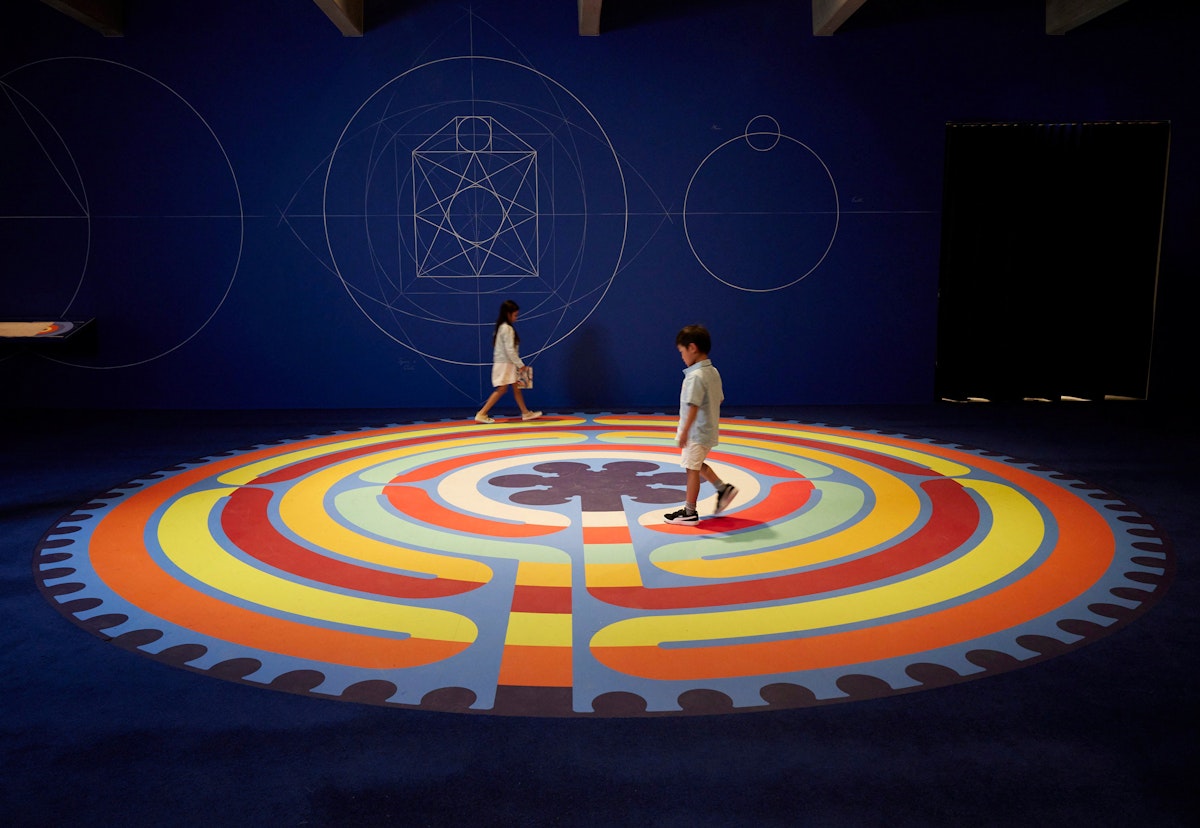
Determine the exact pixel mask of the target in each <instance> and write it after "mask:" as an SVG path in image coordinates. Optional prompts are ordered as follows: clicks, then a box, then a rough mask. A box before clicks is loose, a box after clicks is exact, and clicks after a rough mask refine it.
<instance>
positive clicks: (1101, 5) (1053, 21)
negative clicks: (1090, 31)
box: [1046, 0, 1126, 35]
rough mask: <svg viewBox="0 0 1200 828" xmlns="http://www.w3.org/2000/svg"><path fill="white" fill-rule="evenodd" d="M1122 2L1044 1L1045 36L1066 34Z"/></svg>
mask: <svg viewBox="0 0 1200 828" xmlns="http://www.w3.org/2000/svg"><path fill="white" fill-rule="evenodd" d="M1124 2H1126V0H1046V34H1048V35H1061V34H1066V33H1067V32H1069V31H1071V29H1074V28H1076V27H1077V26H1082V25H1083V24H1084V23H1087V22H1088V21H1089V20H1094V19H1095V18H1097V17H1099V16H1100V15H1102V14H1104V13H1105V12H1109V11H1112V10H1113V9H1115V8H1116V7H1117V6H1119V5H1121V4H1122V3H1124Z"/></svg>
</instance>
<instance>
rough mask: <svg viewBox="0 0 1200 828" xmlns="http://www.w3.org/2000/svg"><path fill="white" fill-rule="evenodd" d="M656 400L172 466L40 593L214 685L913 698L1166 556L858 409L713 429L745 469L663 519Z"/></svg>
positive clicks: (62, 549)
mask: <svg viewBox="0 0 1200 828" xmlns="http://www.w3.org/2000/svg"><path fill="white" fill-rule="evenodd" d="M673 437H674V419H673V418H668V417H661V416H644V415H635V414H629V415H620V416H615V415H614V416H609V415H603V416H585V415H574V416H559V417H548V418H546V419H543V420H540V421H535V422H529V423H521V422H512V423H503V422H498V423H497V424H495V425H490V426H481V425H477V424H475V423H463V422H431V423H412V424H402V425H394V426H389V427H386V428H379V429H371V430H362V431H355V432H344V433H336V434H330V435H323V436H313V437H308V438H304V439H299V440H294V441H289V442H285V443H280V444H276V445H269V446H259V447H256V448H253V449H249V450H245V451H238V452H231V453H229V454H227V455H223V456H219V457H211V458H206V459H204V460H201V461H199V462H193V463H187V464H183V465H180V466H178V467H176V468H172V469H169V470H166V471H163V472H161V473H159V474H156V475H153V476H150V477H148V478H146V479H143V480H137V481H134V482H132V483H130V484H128V485H126V486H122V487H119V488H117V489H114V490H113V491H110V492H108V493H106V494H104V495H100V496H98V497H96V498H94V499H93V500H92V501H91V502H89V503H86V504H83V505H81V506H80V507H79V508H78V509H77V510H76V511H75V512H74V513H73V514H71V515H69V516H67V517H66V518H64V519H63V520H62V521H61V522H60V523H59V524H58V525H56V526H55V527H53V528H52V529H51V530H50V531H49V532H48V533H47V535H46V537H45V539H44V540H43V542H42V544H41V545H40V547H39V549H38V550H37V553H36V555H35V559H34V573H35V577H36V579H37V581H38V583H39V585H40V587H41V589H42V591H43V593H44V594H45V595H46V597H47V599H48V600H49V601H50V602H51V603H53V604H54V605H55V606H56V607H57V608H58V609H59V611H60V612H62V613H63V614H64V615H66V616H67V617H68V618H70V619H71V620H72V621H73V622H74V623H76V624H78V625H79V626H81V627H83V628H85V629H87V630H89V631H91V632H92V633H94V634H96V635H97V636H100V637H101V638H103V639H105V640H107V641H110V642H111V643H113V644H116V645H117V646H119V647H123V648H125V649H128V650H132V651H135V652H138V653H140V654H143V655H145V656H148V657H150V658H153V659H157V660H159V661H163V662H166V663H169V664H172V665H176V666H179V667H184V668H187V669H190V670H194V671H197V672H200V673H204V674H207V675H209V676H212V677H214V678H219V679H226V680H231V681H239V682H244V683H249V684H254V685H259V686H262V687H265V688H272V689H276V690H283V691H288V692H293V693H301V694H307V695H311V696H316V697H321V698H330V699H340V700H343V701H353V702H361V703H368V704H377V705H394V706H398V707H420V708H426V709H434V710H444V711H455V712H462V713H491V714H513V715H532V716H640V715H672V714H674V715H681V714H699V713H729V712H741V711H751V710H763V709H771V708H787V707H801V706H809V705H817V704H825V703H830V702H839V701H847V700H854V699H865V698H876V697H880V696H886V695H890V694H895V693H904V692H911V691H914V690H925V689H930V688H935V687H940V686H944V685H947V684H951V683H954V682H959V681H966V680H970V679H976V678H984V677H987V676H989V675H992V674H995V673H997V672H1001V671H1006V670H1010V669H1012V668H1015V667H1019V666H1023V665H1026V664H1030V663H1033V662H1036V661H1039V660H1042V659H1046V658H1050V657H1054V656H1059V655H1062V654H1064V653H1067V652H1069V651H1070V650H1072V649H1074V648H1076V647H1079V646H1081V645H1084V644H1087V643H1088V642H1089V641H1091V640H1094V639H1095V638H1097V637H1099V636H1101V635H1104V634H1106V633H1108V632H1111V631H1112V630H1114V629H1116V628H1118V627H1120V626H1121V625H1123V624H1125V623H1128V622H1129V621H1131V620H1134V619H1135V618H1136V617H1137V616H1138V615H1140V614H1141V613H1142V612H1144V611H1145V610H1146V609H1148V608H1149V606H1150V605H1151V604H1152V603H1153V602H1154V601H1155V600H1156V599H1157V598H1158V597H1159V596H1160V595H1161V593H1162V592H1163V590H1165V588H1166V586H1167V582H1168V580H1169V578H1170V575H1171V573H1172V571H1173V561H1172V557H1171V553H1170V550H1169V548H1168V547H1167V545H1166V544H1165V542H1164V541H1163V539H1162V538H1161V537H1160V536H1159V535H1158V533H1157V532H1156V531H1155V530H1154V528H1153V527H1152V526H1151V525H1150V524H1149V522H1148V521H1147V520H1146V519H1145V518H1144V517H1142V516H1141V515H1140V514H1139V513H1138V512H1137V511H1136V509H1134V508H1133V507H1132V506H1130V505H1128V504H1126V503H1123V502H1120V501H1119V500H1117V499H1115V498H1114V497H1112V496H1110V495H1107V494H1106V493H1104V492H1101V491H1097V490H1095V489H1092V488H1089V487H1087V486H1086V485H1084V484H1082V483H1079V482H1076V481H1072V480H1070V479H1067V478H1066V477H1064V476H1063V475H1061V474H1058V473H1055V472H1053V471H1051V470H1048V469H1043V468H1039V467H1036V466H1032V465H1029V464H1025V463H1020V462H1017V461H1014V460H1012V459H1009V458H1004V457H999V456H995V455H991V454H989V453H986V452H981V451H976V450H969V449H966V448H963V447H959V446H953V445H948V444H943V443H938V442H935V441H931V440H925V439H919V438H915V437H909V436H901V435H892V434H884V433H879V432H874V431H867V430H859V429H853V428H842V427H827V426H820V425H810V424H803V423H796V422H783V421H768V420H726V421H724V422H723V423H722V440H721V445H720V446H719V447H718V449H716V450H715V451H714V453H713V454H712V455H711V456H710V462H711V463H712V465H713V466H714V467H715V468H716V469H717V471H718V472H719V474H720V475H721V476H722V477H723V478H724V479H725V480H727V481H731V482H733V483H735V484H736V485H737V486H738V488H739V489H740V494H739V495H738V498H737V500H736V502H734V504H733V505H732V506H731V507H730V508H729V509H728V510H727V511H726V512H725V513H723V514H721V515H719V516H708V515H711V511H712V500H713V498H712V490H711V488H710V487H708V486H707V485H705V487H704V490H703V491H702V495H703V496H707V498H708V499H707V500H705V501H703V502H702V503H701V504H700V511H701V515H702V516H706V517H704V519H702V520H701V522H700V525H699V526H697V527H684V526H672V525H667V524H664V523H663V522H662V514H663V513H664V512H665V511H670V510H671V509H672V508H674V507H675V506H676V505H677V504H678V503H680V502H681V500H682V492H683V480H684V478H683V475H682V473H681V471H680V469H679V466H678V463H677V457H678V451H677V449H676V448H675V446H674V444H673Z"/></svg>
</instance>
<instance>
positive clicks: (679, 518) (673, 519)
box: [663, 509, 700, 526]
mask: <svg viewBox="0 0 1200 828" xmlns="http://www.w3.org/2000/svg"><path fill="white" fill-rule="evenodd" d="M663 520H665V521H666V522H667V523H680V524H683V525H684V526H694V525H696V524H697V523H699V522H700V514H699V513H698V512H694V511H692V510H690V509H680V510H679V511H678V512H671V513H670V514H669V515H663Z"/></svg>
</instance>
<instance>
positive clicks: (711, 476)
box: [663, 325, 738, 526]
mask: <svg viewBox="0 0 1200 828" xmlns="http://www.w3.org/2000/svg"><path fill="white" fill-rule="evenodd" d="M675 347H676V348H677V349H678V350H679V355H680V356H681V357H683V364H684V365H686V366H687V368H685V369H684V371H683V389H682V390H681V391H680V394H679V426H678V427H677V428H676V429H675V441H676V442H677V443H678V444H679V448H680V450H681V456H680V465H682V466H683V467H684V469H686V470H687V495H686V497H687V500H686V502H685V503H684V506H683V508H682V509H680V510H679V511H676V512H671V513H670V514H668V515H663V519H664V520H666V522H667V523H679V524H683V525H685V526H695V525H696V524H698V523H699V522H700V515H698V514H697V513H696V501H697V499H698V498H699V495H700V478H701V477H703V478H704V479H705V480H707V481H708V482H709V483H711V484H712V485H713V486H715V487H716V489H717V508H716V511H717V512H720V511H721V510H723V509H724V508H725V507H726V506H728V505H729V504H730V503H732V502H733V499H734V497H736V496H737V491H738V490H737V487H736V486H734V485H733V484H732V483H723V482H722V481H721V478H719V477H718V476H717V473H716V472H714V471H713V470H712V467H710V466H709V465H708V463H706V462H705V460H706V458H707V457H708V452H709V450H710V449H711V448H712V447H713V446H715V445H716V444H717V423H718V421H719V420H720V417H721V402H722V401H723V400H724V399H725V394H724V392H723V391H722V389H721V375H720V374H719V373H717V369H716V368H714V367H713V364H712V361H711V360H710V359H709V358H708V352H709V350H710V349H711V348H712V338H711V337H710V336H709V333H708V331H707V330H706V329H705V328H704V327H703V326H702V325H688V326H687V327H686V328H684V329H683V330H681V331H680V332H679V333H678V334H677V335H676V337H675Z"/></svg>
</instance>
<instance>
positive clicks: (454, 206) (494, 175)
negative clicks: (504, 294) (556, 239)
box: [412, 115, 539, 279]
mask: <svg viewBox="0 0 1200 828" xmlns="http://www.w3.org/2000/svg"><path fill="white" fill-rule="evenodd" d="M412 159H413V161H412V167H413V168H412V185H413V186H412V190H413V238H414V239H415V243H416V248H417V251H416V269H417V278H418V279H420V278H447V279H453V278H456V277H475V278H478V279H483V278H489V277H500V276H529V277H532V278H537V276H538V257H537V252H538V248H539V245H538V221H537V218H538V186H537V185H538V179H537V151H536V150H534V149H533V148H532V147H530V146H529V145H528V144H526V143H525V142H524V141H522V140H521V139H520V138H519V137H518V136H516V135H513V134H512V133H510V132H509V131H508V130H506V129H505V128H504V127H503V125H501V124H499V123H497V122H496V120H495V119H494V118H491V117H480V116H477V115H472V116H469V117H457V118H455V119H454V120H453V121H452V122H450V123H449V124H447V125H446V126H445V127H444V128H443V129H442V130H441V131H440V132H438V133H435V134H434V135H432V136H430V138H429V139H428V140H427V141H425V142H424V143H423V144H421V146H419V147H417V148H416V149H415V150H413V152H412Z"/></svg>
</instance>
